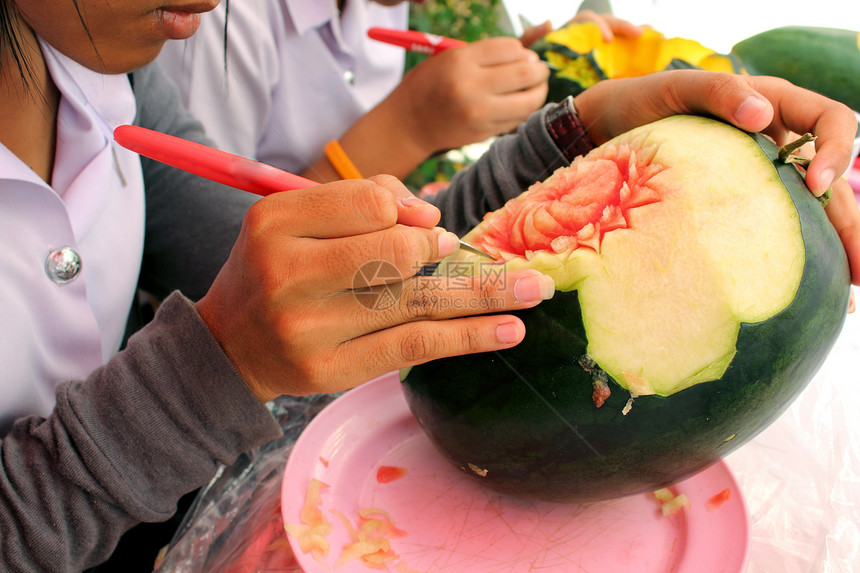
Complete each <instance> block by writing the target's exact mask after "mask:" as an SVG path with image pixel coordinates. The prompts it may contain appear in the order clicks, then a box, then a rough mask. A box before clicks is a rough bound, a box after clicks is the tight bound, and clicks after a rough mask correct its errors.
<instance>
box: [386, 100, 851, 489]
mask: <svg viewBox="0 0 860 573" xmlns="http://www.w3.org/2000/svg"><path fill="white" fill-rule="evenodd" d="M777 151H778V150H777V148H776V146H775V145H774V144H773V143H772V142H771V141H770V140H769V139H767V138H765V137H763V136H761V135H758V134H753V135H750V134H747V133H744V132H742V131H739V130H737V129H735V128H734V127H731V126H729V125H727V124H724V123H721V122H718V121H715V120H711V119H707V118H702V117H692V116H676V117H672V118H667V119H664V120H660V121H658V122H655V123H653V124H650V125H647V126H643V127H640V128H638V129H635V130H633V131H631V132H628V133H626V134H624V135H621V136H619V137H617V138H615V139H613V140H611V141H609V142H607V143H606V144H604V145H602V146H600V147H599V148H597V149H595V150H594V151H592V152H591V153H589V154H588V155H587V156H585V157H582V158H578V159H577V160H575V161H574V162H573V163H572V164H571V165H570V166H569V167H565V168H562V169H560V170H558V171H557V172H555V173H554V174H553V175H552V176H550V177H549V178H548V179H547V180H546V181H544V182H539V183H536V184H535V185H533V186H532V187H531V188H530V189H528V190H527V191H526V192H524V193H523V194H522V195H520V196H519V197H517V198H514V199H512V200H511V201H509V202H508V203H507V204H506V205H505V206H504V207H503V208H502V209H500V210H498V211H495V212H492V213H489V214H488V215H487V216H486V217H485V219H484V220H483V222H482V223H480V224H479V225H478V226H477V227H476V228H475V229H473V230H472V231H471V232H470V233H469V234H467V235H466V237H464V238H465V240H467V241H469V242H471V243H472V244H474V245H476V246H478V247H481V248H483V249H484V250H485V251H487V252H489V253H491V254H492V255H494V256H495V257H496V258H497V263H496V264H493V263H489V264H486V263H484V262H482V260H481V259H477V258H474V256H473V255H469V254H468V253H462V252H458V253H455V255H452V257H449V259H446V260H445V261H443V262H442V263H441V264H440V266H439V270H438V271H437V272H439V273H440V275H442V276H462V275H463V273H464V271H465V270H466V269H469V272H475V273H481V276H482V278H485V279H486V280H496V281H498V280H503V277H502V276H501V275H500V274H499V269H500V268H508V269H517V268H536V269H539V270H541V271H542V272H544V273H546V274H549V275H551V276H552V277H553V278H554V279H555V283H556V288H557V292H556V294H555V297H554V298H553V299H551V300H549V301H545V302H543V303H541V304H540V305H539V306H537V307H535V308H533V309H529V310H524V311H520V312H518V313H517V314H518V315H519V316H520V317H521V318H522V320H523V321H524V322H525V325H526V338H525V340H524V341H523V342H522V343H521V344H519V345H518V346H516V347H514V348H512V349H509V350H505V351H501V352H492V353H486V354H479V355H469V356H460V357H453V358H447V359H443V360H437V361H433V362H429V363H427V364H423V365H420V366H416V367H414V368H412V369H410V370H408V371H404V372H403V373H402V378H403V384H402V387H403V390H404V393H405V396H406V399H407V403H408V404H409V407H410V409H411V411H412V413H413V414H414V416H415V417H416V418H417V420H418V421H419V423H420V424H421V426H422V428H423V429H424V431H425V432H426V433H427V435H428V436H429V438H430V439H431V441H432V442H433V443H434V445H435V446H436V448H437V449H438V450H439V451H440V452H441V453H442V454H443V455H444V457H446V458H447V459H448V460H449V461H450V462H451V463H453V464H454V465H455V466H456V467H458V468H460V470H461V471H463V472H464V473H466V474H468V475H469V476H471V477H472V478H474V479H476V480H479V481H480V482H481V483H483V484H486V485H487V486H488V487H491V488H493V489H495V490H498V491H500V492H504V493H507V494H511V495H515V496H520V497H525V498H532V499H540V500H548V501H561V502H587V501H596V500H602V499H610V498H616V497H622V496H626V495H632V494H636V493H640V492H647V491H654V490H657V489H660V488H663V487H666V486H669V485H671V484H673V483H676V482H678V481H680V480H683V479H685V478H688V477H690V476H692V475H694V474H695V473H697V472H699V471H701V470H703V469H705V468H707V467H708V466H710V465H711V464H713V463H714V462H715V461H717V460H719V459H721V458H723V457H724V456H726V455H727V454H728V453H730V452H732V451H733V450H735V449H736V448H737V447H739V446H741V445H742V444H744V443H746V442H747V441H748V440H750V439H751V438H752V437H754V436H755V435H756V434H757V433H759V432H760V431H761V430H763V429H764V428H765V427H767V426H768V425H769V424H770V423H771V422H772V421H774V420H775V419H776V418H777V417H778V416H779V415H780V413H781V412H783V411H784V410H785V408H786V407H787V406H788V405H789V404H790V403H791V401H792V400H793V399H794V398H795V397H796V396H797V395H798V393H799V392H800V391H801V390H803V388H804V387H805V386H806V384H807V383H808V382H809V380H810V379H811V378H812V376H813V375H814V374H815V372H816V371H817V370H818V368H819V366H820V365H821V363H822V362H823V360H824V359H825V357H826V356H827V353H828V351H829V349H830V348H831V346H832V344H833V343H834V341H835V339H836V337H837V336H838V334H839V332H840V330H841V326H842V323H843V320H844V317H845V313H846V308H847V304H848V297H849V292H850V281H849V272H848V263H847V259H846V256H845V253H844V250H843V248H842V244H841V242H840V239H839V237H838V236H837V234H836V233H835V231H834V229H833V227H832V226H831V225H830V223H829V221H828V219H827V217H826V215H825V213H824V210H823V208H822V206H821V204H820V203H819V201H817V200H816V199H815V198H814V197H813V196H812V194H811V193H810V192H809V191H808V189H807V188H806V186H805V184H804V181H803V177H802V174H801V172H800V171H799V168H798V167H797V166H796V165H793V164H786V163H782V161H780V160H778V159H777ZM502 263H503V264H502ZM503 286H504V285H503Z"/></svg>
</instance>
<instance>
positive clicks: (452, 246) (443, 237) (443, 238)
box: [436, 227, 460, 258]
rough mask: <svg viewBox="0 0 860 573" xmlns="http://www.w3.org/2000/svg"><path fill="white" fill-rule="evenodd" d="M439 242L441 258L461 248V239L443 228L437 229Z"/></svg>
mask: <svg viewBox="0 0 860 573" xmlns="http://www.w3.org/2000/svg"><path fill="white" fill-rule="evenodd" d="M436 233H437V235H438V236H437V240H438V245H439V257H440V258H442V257H447V256H448V255H450V254H451V253H453V252H454V251H455V250H456V249H457V248H458V247H459V246H460V238H459V237H458V236H457V235H455V234H454V233H451V232H450V231H446V230H445V229H443V228H442V227H436Z"/></svg>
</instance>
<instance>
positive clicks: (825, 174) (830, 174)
mask: <svg viewBox="0 0 860 573" xmlns="http://www.w3.org/2000/svg"><path fill="white" fill-rule="evenodd" d="M818 179H819V181H821V187H822V188H824V190H825V191H826V190H827V189H830V188H831V187H833V181H834V179H836V174H835V172H834V171H833V170H832V169H830V168H829V167H828V168H827V169H825V170H824V171H822V172H821V175H820V176H819V177H818Z"/></svg>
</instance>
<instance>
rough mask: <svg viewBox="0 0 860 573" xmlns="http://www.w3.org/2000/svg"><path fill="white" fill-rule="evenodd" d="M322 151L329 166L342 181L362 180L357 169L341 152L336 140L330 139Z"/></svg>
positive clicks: (341, 149)
mask: <svg viewBox="0 0 860 573" xmlns="http://www.w3.org/2000/svg"><path fill="white" fill-rule="evenodd" d="M323 149H324V151H325V156H326V158H327V159H328V161H329V163H331V166H332V167H334V170H335V171H337V174H338V175H340V176H341V177H343V178H344V179H364V178H363V177H362V176H361V173H359V171H358V168H357V167H356V166H355V164H354V163H353V162H352V161H351V160H350V159H349V156H347V154H346V152H345V151H344V150H343V147H341V146H340V142H339V141H338V140H336V139H332V140H331V141H329V142H328V143H326V144H325V147H324V148H323Z"/></svg>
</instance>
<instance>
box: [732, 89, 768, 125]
mask: <svg viewBox="0 0 860 573" xmlns="http://www.w3.org/2000/svg"><path fill="white" fill-rule="evenodd" d="M768 105H769V104H768V103H767V102H766V101H764V100H762V99H760V98H757V97H755V96H749V97H748V98H747V99H745V100H744V101H743V103H742V104H741V105H739V106H738V109H736V110H735V120H736V121H737V122H738V123H743V124H746V123H750V122H754V120H756V119H757V118H758V116H759V115H760V114H761V113H762V112H763V111H764V110H765V109H767V106H768Z"/></svg>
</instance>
